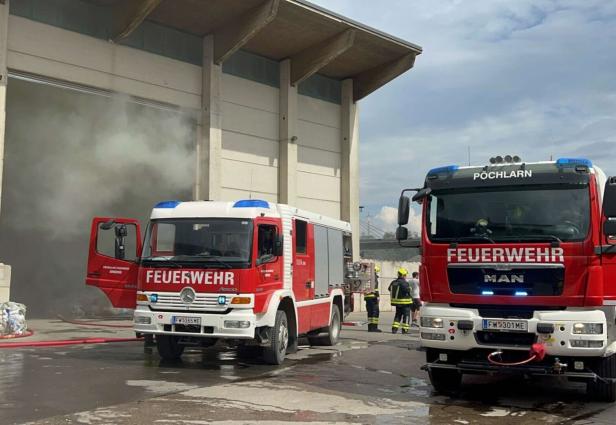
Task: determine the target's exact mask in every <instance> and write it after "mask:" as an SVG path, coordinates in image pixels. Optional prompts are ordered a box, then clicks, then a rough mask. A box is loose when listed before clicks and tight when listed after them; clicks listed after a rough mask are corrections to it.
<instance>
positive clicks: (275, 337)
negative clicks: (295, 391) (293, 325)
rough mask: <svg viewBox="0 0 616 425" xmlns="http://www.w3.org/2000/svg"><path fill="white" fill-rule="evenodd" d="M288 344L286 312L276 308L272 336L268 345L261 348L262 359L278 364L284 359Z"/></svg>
mask: <svg viewBox="0 0 616 425" xmlns="http://www.w3.org/2000/svg"><path fill="white" fill-rule="evenodd" d="M288 346H289V323H288V320H287V314H286V313H285V312H284V311H282V310H278V311H277V312H276V321H275V322H274V327H273V328H272V337H271V338H270V345H269V346H268V347H265V350H263V360H265V362H266V363H269V364H272V365H280V364H282V362H283V361H284V358H285V355H286V354H287V347H288Z"/></svg>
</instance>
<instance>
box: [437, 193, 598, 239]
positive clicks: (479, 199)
mask: <svg viewBox="0 0 616 425" xmlns="http://www.w3.org/2000/svg"><path fill="white" fill-rule="evenodd" d="M589 221H590V202H589V193H588V185H575V186H573V185H566V186H563V185H554V186H537V185H533V186H514V187H508V188H502V187H499V188H474V189H457V190H456V189H450V190H442V191H439V192H437V193H434V192H433V193H432V194H431V196H430V199H429V204H428V210H427V214H426V230H427V233H428V235H429V238H430V240H432V241H437V242H438V241H442V242H461V243H495V242H522V241H525V242H531V241H532V242H537V241H563V242H564V241H580V240H583V239H585V237H586V235H587V234H588V228H589Z"/></svg>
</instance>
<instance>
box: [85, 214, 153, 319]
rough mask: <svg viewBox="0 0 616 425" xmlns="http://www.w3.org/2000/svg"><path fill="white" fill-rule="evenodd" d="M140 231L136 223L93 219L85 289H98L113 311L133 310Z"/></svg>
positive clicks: (122, 219) (114, 219) (120, 219)
mask: <svg viewBox="0 0 616 425" xmlns="http://www.w3.org/2000/svg"><path fill="white" fill-rule="evenodd" d="M141 248H142V246H141V229H140V226H139V222H138V221H137V220H133V219H129V218H110V217H95V218H94V219H93V220H92V227H91V231H90V247H89V250H88V271H87V277H86V285H91V286H96V287H98V288H100V289H101V290H102V291H103V292H104V293H105V295H107V298H109V301H111V304H112V305H113V306H114V307H116V308H135V306H136V296H137V273H138V269H139V264H138V260H139V257H140V256H141Z"/></svg>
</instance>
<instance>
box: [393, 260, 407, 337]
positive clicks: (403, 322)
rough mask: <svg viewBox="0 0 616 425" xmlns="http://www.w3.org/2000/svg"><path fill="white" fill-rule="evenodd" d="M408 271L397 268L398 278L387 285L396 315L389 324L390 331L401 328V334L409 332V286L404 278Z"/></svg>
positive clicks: (396, 330) (395, 331) (394, 331)
mask: <svg viewBox="0 0 616 425" xmlns="http://www.w3.org/2000/svg"><path fill="white" fill-rule="evenodd" d="M408 274H409V272H408V271H407V270H406V269H405V268H404V267H401V268H400V269H398V278H397V279H396V280H394V281H392V282H391V284H390V285H389V294H390V296H391V305H392V306H393V307H395V308H396V316H395V317H394V323H393V324H392V325H391V333H394V334H395V333H397V332H398V329H402V333H403V334H407V333H409V330H410V328H411V326H410V324H409V321H410V316H411V304H413V299H412V297H411V286H410V285H409V283H408V282H407V280H406V276H407V275H408Z"/></svg>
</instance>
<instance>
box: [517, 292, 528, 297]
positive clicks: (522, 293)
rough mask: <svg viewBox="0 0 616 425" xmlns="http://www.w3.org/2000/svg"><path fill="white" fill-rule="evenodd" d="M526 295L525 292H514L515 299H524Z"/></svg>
mask: <svg viewBox="0 0 616 425" xmlns="http://www.w3.org/2000/svg"><path fill="white" fill-rule="evenodd" d="M527 295H528V292H526V291H515V296H516V297H525V296H527Z"/></svg>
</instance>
